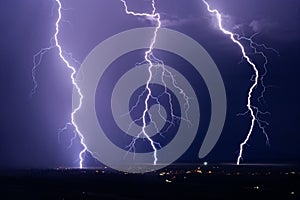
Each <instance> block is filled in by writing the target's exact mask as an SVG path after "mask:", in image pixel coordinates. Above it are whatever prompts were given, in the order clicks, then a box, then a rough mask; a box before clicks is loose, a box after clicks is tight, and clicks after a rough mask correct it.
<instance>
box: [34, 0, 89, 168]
mask: <svg viewBox="0 0 300 200" xmlns="http://www.w3.org/2000/svg"><path fill="white" fill-rule="evenodd" d="M55 2H56V4H57V15H58V17H57V20H56V21H55V33H54V35H53V37H52V38H51V42H52V41H53V43H54V44H52V45H51V46H50V47H47V48H43V49H41V50H40V51H39V52H38V53H36V54H35V55H34V57H33V64H34V66H33V68H32V80H33V83H34V86H33V89H32V91H31V95H32V94H34V93H35V91H36V89H37V81H36V78H35V73H36V69H37V67H38V66H39V65H40V63H41V60H42V58H43V55H44V54H45V53H47V52H48V51H49V50H51V49H54V48H55V49H58V56H59V58H60V59H61V60H62V61H63V63H64V64H65V66H66V67H67V68H68V69H70V70H71V74H70V80H71V83H72V85H73V87H74V88H75V90H76V91H77V93H78V95H79V103H78V105H77V106H76V107H75V108H74V109H73V110H72V112H71V123H67V124H66V126H65V127H64V128H63V129H61V130H59V132H61V131H63V130H65V129H66V128H67V127H68V126H70V124H71V125H72V126H73V127H74V129H75V131H76V133H77V134H78V135H79V137H80V143H81V144H82V146H83V149H82V151H80V153H79V160H80V162H79V166H80V168H82V167H83V159H84V158H83V155H84V153H85V152H86V151H87V150H88V149H87V146H86V145H85V143H84V137H83V135H82V133H81V132H80V130H79V127H78V126H77V125H76V122H75V115H76V113H77V112H78V110H80V108H81V105H82V100H83V95H82V93H81V90H80V88H79V86H78V84H77V83H76V80H75V75H76V69H75V68H74V67H73V66H72V65H71V64H70V62H69V61H68V60H67V59H66V57H65V56H64V55H63V54H64V52H63V50H62V46H61V44H60V42H59V39H58V35H59V33H60V23H61V20H62V3H61V1H60V0H55ZM53 8H54V7H53ZM68 56H70V57H72V55H70V54H68ZM73 139H74V137H73V138H72V139H71V143H72V141H73Z"/></svg>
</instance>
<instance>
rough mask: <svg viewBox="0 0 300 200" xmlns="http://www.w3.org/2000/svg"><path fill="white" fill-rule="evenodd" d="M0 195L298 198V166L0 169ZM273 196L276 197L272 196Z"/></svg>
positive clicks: (242, 199)
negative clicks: (140, 170)
mask: <svg viewBox="0 0 300 200" xmlns="http://www.w3.org/2000/svg"><path fill="white" fill-rule="evenodd" d="M0 187H1V189H0V191H1V197H0V199H8V200H9V199H33V200H36V199H42V200H44V199H54V200H56V199H61V200H62V199H65V200H67V199H122V200H125V199H186V200H189V199H241V200H244V199H253V200H257V199H284V200H288V199H300V195H299V194H300V167H299V166H283V165H282V166H233V165H209V166H203V165H201V166H196V165H195V166H171V167H168V168H165V169H162V170H160V171H157V172H151V173H146V174H126V173H121V172H116V171H111V170H109V169H82V170H80V169H48V170H36V169H34V170H1V172H0ZM275 197H276V198H275Z"/></svg>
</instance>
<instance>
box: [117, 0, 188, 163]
mask: <svg viewBox="0 0 300 200" xmlns="http://www.w3.org/2000/svg"><path fill="white" fill-rule="evenodd" d="M121 2H122V3H123V5H124V8H125V12H126V14H128V15H133V16H137V17H146V18H148V19H150V20H153V21H155V22H156V24H157V25H156V27H155V30H154V33H153V37H152V39H151V42H150V45H149V48H148V50H147V51H145V55H144V59H145V62H146V63H147V64H148V66H149V67H148V72H149V77H148V80H147V82H146V88H145V90H144V91H143V92H142V94H141V95H140V96H139V98H138V101H139V100H140V98H141V96H142V95H143V94H144V93H146V94H147V96H146V99H145V103H144V105H145V107H144V111H143V114H142V117H141V120H142V122H143V125H142V131H141V132H140V133H139V134H138V135H137V136H136V137H134V139H133V140H132V142H131V143H130V144H129V146H128V147H129V148H130V149H129V150H131V149H133V150H134V148H135V147H134V145H135V142H136V140H137V139H138V138H140V137H141V136H145V137H146V138H147V139H148V140H149V142H150V143H151V146H152V148H153V151H154V152H153V157H154V161H153V164H154V165H156V163H157V160H158V158H157V147H156V145H157V146H159V147H160V144H159V143H157V142H155V141H153V140H152V139H151V138H150V136H149V134H147V131H146V128H147V122H146V115H147V113H148V114H149V100H150V99H154V100H155V101H156V102H157V103H158V104H159V100H158V99H159V97H154V96H153V95H152V91H151V88H150V83H151V80H152V78H153V72H152V70H153V68H155V67H159V68H161V69H162V73H161V81H162V83H163V85H164V88H165V90H164V94H166V95H168V99H169V106H170V109H171V111H170V112H171V117H172V122H171V123H170V125H171V124H173V119H177V118H179V119H181V120H185V121H186V122H188V123H190V121H189V120H188V114H187V112H188V110H189V97H188V96H187V95H186V93H185V92H184V90H183V89H182V88H180V87H179V86H178V85H177V83H176V80H175V78H174V76H173V74H172V73H171V72H170V71H169V70H167V69H166V68H165V66H164V63H163V61H161V60H159V59H158V58H156V57H155V56H154V55H153V48H154V45H155V42H156V39H157V35H158V31H159V29H160V28H161V21H160V14H159V13H157V12H156V7H155V0H152V1H151V2H152V3H151V6H152V12H151V13H138V12H133V11H129V9H128V6H127V3H126V1H125V0H121ZM165 77H168V78H170V79H171V82H172V86H173V87H174V88H175V89H176V90H177V91H178V92H179V94H180V95H182V98H183V99H184V101H185V105H184V107H185V116H184V117H177V116H175V115H174V114H173V106H172V102H171V101H172V99H171V95H170V94H169V93H168V92H167V85H166V82H165ZM162 95H163V94H162ZM137 103H138V102H137ZM136 106H137V104H136V105H135V106H133V107H132V108H131V110H130V111H129V112H131V111H132V109H134V108H135V107H136ZM149 115H150V114H149ZM159 115H160V116H161V118H164V117H163V116H162V115H161V113H160V111H159ZM137 120H140V119H137ZM137 120H135V121H134V122H136V121H137ZM150 120H151V115H150ZM165 121H167V120H166V119H165ZM134 122H133V123H134ZM151 122H152V120H151ZM152 123H154V126H155V127H156V125H155V122H152ZM156 129H157V128H156ZM167 130H168V129H167ZM157 131H159V130H158V129H157Z"/></svg>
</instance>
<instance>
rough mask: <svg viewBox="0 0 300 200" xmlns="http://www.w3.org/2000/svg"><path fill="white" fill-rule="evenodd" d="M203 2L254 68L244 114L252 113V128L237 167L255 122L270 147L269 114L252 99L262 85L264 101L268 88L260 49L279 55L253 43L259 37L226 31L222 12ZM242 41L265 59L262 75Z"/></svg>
mask: <svg viewBox="0 0 300 200" xmlns="http://www.w3.org/2000/svg"><path fill="white" fill-rule="evenodd" d="M202 2H203V3H204V4H205V5H206V8H207V11H208V12H210V13H212V14H214V15H215V16H216V18H217V21H218V27H219V29H220V30H221V31H222V32H223V33H224V34H225V35H228V36H229V37H230V39H231V40H232V42H233V43H235V44H236V45H238V47H239V48H240V50H241V53H242V57H243V59H244V60H246V61H247V63H248V64H249V65H250V66H251V67H252V69H253V71H254V78H252V79H251V80H253V84H252V85H251V87H250V88H249V91H248V97H247V112H245V113H243V114H247V113H250V116H251V123H250V128H249V131H248V133H247V135H246V138H245V139H244V140H243V141H242V143H241V144H240V149H239V154H238V158H237V162H236V163H237V165H239V164H240V162H241V160H242V155H243V151H244V146H245V145H246V144H247V143H248V141H249V139H250V137H251V135H252V133H253V129H254V125H255V122H256V123H257V125H258V127H259V128H260V129H261V131H262V132H263V134H264V135H265V137H266V143H267V145H269V137H268V134H267V133H266V130H265V126H267V125H269V124H268V122H267V121H264V120H261V118H260V115H265V114H269V112H262V111H260V110H259V108H258V107H257V106H254V105H253V103H252V98H253V93H254V91H255V89H256V87H258V85H259V84H260V85H261V86H262V88H263V89H262V91H261V94H260V96H259V97H258V101H259V102H260V101H261V100H262V99H263V96H264V93H265V92H266V86H265V84H264V81H263V79H264V77H265V76H266V74H267V64H268V59H267V56H266V55H265V54H264V52H263V51H261V50H259V48H263V49H265V50H272V51H274V52H275V53H277V54H279V53H278V52H277V51H276V50H275V49H273V48H270V47H267V46H266V45H265V44H258V43H256V42H254V41H253V38H254V37H255V36H256V35H257V34H254V35H252V36H251V37H250V38H248V37H244V36H240V35H238V34H236V33H232V32H230V31H228V30H226V29H225V28H224V27H223V23H222V15H221V14H220V12H219V11H218V10H216V9H211V7H210V5H209V4H208V3H207V1H206V0H202ZM241 40H245V41H248V42H249V46H250V48H251V49H252V50H253V51H254V53H255V54H259V55H261V56H262V57H263V59H264V64H263V69H264V71H263V73H262V75H260V72H259V70H258V67H257V66H256V64H255V63H254V62H253V61H252V60H251V59H250V57H249V56H248V54H247V53H246V51H245V48H244V46H243V45H242V43H241Z"/></svg>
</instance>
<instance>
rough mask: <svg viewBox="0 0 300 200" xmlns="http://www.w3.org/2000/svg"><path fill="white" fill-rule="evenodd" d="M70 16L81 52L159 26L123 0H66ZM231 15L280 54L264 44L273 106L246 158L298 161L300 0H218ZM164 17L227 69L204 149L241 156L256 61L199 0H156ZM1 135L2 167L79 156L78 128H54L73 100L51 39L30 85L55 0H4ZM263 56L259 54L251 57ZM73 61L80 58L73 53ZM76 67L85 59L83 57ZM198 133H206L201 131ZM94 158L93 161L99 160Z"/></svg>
mask: <svg viewBox="0 0 300 200" xmlns="http://www.w3.org/2000/svg"><path fill="white" fill-rule="evenodd" d="M61 1H62V3H63V7H64V8H65V10H64V11H63V17H64V23H63V24H62V25H63V27H62V29H61V34H60V35H59V38H60V41H61V44H62V45H63V48H64V50H65V51H66V52H72V54H73V57H74V58H76V59H77V60H78V61H79V62H82V61H83V59H84V58H85V57H86V56H87V54H88V53H89V52H90V51H91V50H92V49H93V48H94V47H95V46H96V45H97V44H99V43H100V42H101V41H103V40H105V39H106V38H108V37H110V36H112V35H114V34H116V33H119V32H122V31H125V30H128V29H132V28H136V27H145V26H152V25H153V24H151V22H149V21H147V20H146V21H145V20H144V19H142V18H134V17H132V16H128V15H126V14H125V13H124V10H123V6H122V4H121V3H120V2H119V1H118V0H101V1H99V0H89V1H75V0H61ZM210 2H211V5H212V6H213V7H214V8H217V9H219V10H220V12H221V13H222V14H223V15H224V22H225V24H224V26H225V27H226V28H228V29H230V30H232V31H234V32H236V33H239V34H244V35H245V36H251V35H252V34H253V33H255V32H258V33H259V35H258V36H257V37H256V38H255V40H256V41H257V42H259V43H263V42H264V43H266V44H267V45H268V46H271V47H273V48H275V49H276V50H277V51H278V52H279V53H280V56H277V55H276V54H274V53H272V52H269V51H268V52H267V55H268V57H269V66H268V69H269V72H268V75H267V76H266V79H265V83H266V85H269V86H270V87H268V90H267V92H266V96H265V100H266V102H265V103H263V104H262V105H260V106H261V107H262V108H263V109H264V110H266V111H270V113H271V115H270V116H268V117H267V118H266V120H268V121H269V123H270V126H269V127H268V128H267V132H268V133H269V137H270V144H271V146H270V148H268V147H267V146H266V145H265V139H264V135H263V134H262V133H260V132H259V131H255V132H254V134H253V137H251V139H250V141H249V144H250V145H249V146H248V147H247V148H246V151H245V153H246V154H245V156H244V158H245V161H246V162H276V163H282V162H297V163H299V162H300V151H299V145H298V143H299V141H300V135H299V119H300V104H299V102H300V95H299V88H298V85H299V84H298V83H297V80H298V74H299V73H300V69H299V64H300V63H299V60H298V57H299V55H300V36H299V35H300V24H299V20H300V3H299V1H298V0H278V1H273V0H265V1H261V0H252V1H234V0H227V1H221V0H212V1H210ZM128 5H129V7H130V9H134V10H136V11H140V10H143V11H149V10H150V9H151V7H150V4H149V1H140V0H128ZM157 11H158V12H160V13H161V15H162V21H163V26H165V27H168V28H171V29H174V30H178V31H180V32H182V33H185V34H187V35H188V36H190V37H192V38H193V39H195V40H197V41H198V42H199V43H200V44H201V45H202V46H204V48H205V49H206V50H207V51H208V52H209V54H210V55H211V57H212V58H213V59H214V61H215V62H216V64H217V66H218V68H219V70H220V72H221V74H222V77H223V79H224V83H225V87H226V92H227V98H228V112H227V118H226V122H225V127H224V130H223V133H222V135H221V138H220V140H219V142H218V143H217V145H216V147H215V148H214V150H213V151H212V152H211V153H210V154H209V155H208V156H207V158H205V160H209V161H212V162H235V160H236V157H237V151H238V148H239V143H240V142H241V141H242V140H243V139H244V137H245V134H246V132H247V130H248V127H249V117H248V116H244V117H237V116H236V115H237V114H238V113H240V112H243V111H244V110H245V103H246V95H247V89H248V88H249V86H250V82H249V79H250V78H251V73H252V71H251V68H250V67H249V66H248V65H247V64H246V63H245V62H243V63H242V64H239V61H240V60H241V54H240V51H239V49H238V48H237V46H235V45H233V44H232V42H231V41H230V40H229V39H228V37H226V36H225V35H223V34H222V33H221V32H220V31H218V29H217V27H216V24H215V19H214V18H213V17H212V16H211V15H210V14H209V13H208V12H207V11H206V10H205V7H204V4H203V3H202V2H201V0H189V1H182V0H157ZM0 15H1V18H0V22H1V23H0V24H1V37H0V44H1V54H0V55H1V57H0V58H1V73H0V81H1V86H0V87H1V91H2V95H1V101H0V102H1V105H2V108H1V116H0V123H1V128H2V130H1V132H0V133H1V140H0V157H1V158H2V159H1V161H0V167H58V166H78V160H77V156H78V152H79V151H80V150H81V146H80V145H79V142H78V140H75V142H74V145H73V146H72V147H71V148H70V149H68V148H67V146H68V145H69V141H70V138H71V137H72V134H73V133H72V131H73V130H72V129H70V130H68V131H66V132H64V133H63V134H62V135H61V136H60V140H59V139H58V135H57V131H58V129H59V128H62V127H63V126H64V125H65V123H66V122H68V121H69V114H70V112H71V100H72V96H71V95H72V85H71V84H70V80H69V74H70V71H68V70H67V69H66V67H65V66H64V64H63V63H62V62H61V61H60V60H59V58H58V57H57V50H56V49H53V50H51V51H49V52H48V53H47V54H45V55H44V58H43V61H42V63H41V65H40V66H39V68H38V70H37V81H38V83H39V86H38V89H37V92H36V94H35V95H34V96H33V97H32V98H29V93H30V90H31V88H32V79H31V68H32V56H33V55H34V54H35V53H36V52H38V51H39V50H40V48H43V47H47V46H49V44H50V38H51V37H52V35H53V34H54V31H55V27H54V22H55V20H56V17H57V13H56V6H54V7H53V1H51V0H44V1H39V0H27V1H17V0H10V1H1V2H0ZM253 59H255V60H256V61H257V62H261V60H260V59H259V58H258V57H253ZM72 64H74V63H72ZM77 67H79V66H77ZM198 140H199V141H198V142H199V143H201V137H199V138H198ZM198 147H199V146H197V145H196V146H195V147H191V149H190V150H189V151H188V152H187V153H186V154H185V155H183V157H182V159H181V160H180V161H182V162H198V161H200V160H199V159H198V158H197V151H198V149H197V148H198ZM95 164H96V162H95V161H94V160H93V159H89V158H88V159H87V161H86V165H95Z"/></svg>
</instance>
